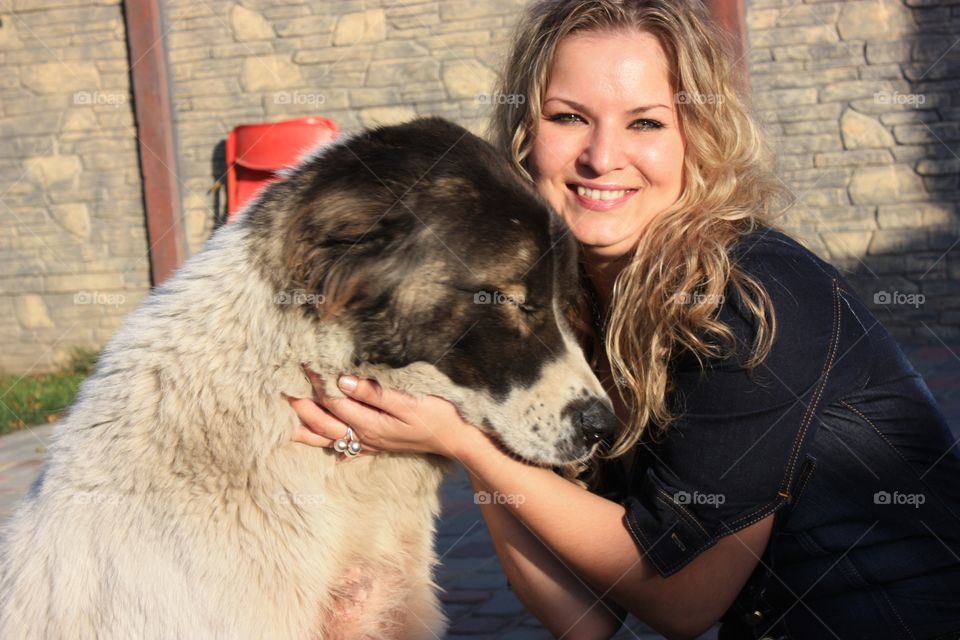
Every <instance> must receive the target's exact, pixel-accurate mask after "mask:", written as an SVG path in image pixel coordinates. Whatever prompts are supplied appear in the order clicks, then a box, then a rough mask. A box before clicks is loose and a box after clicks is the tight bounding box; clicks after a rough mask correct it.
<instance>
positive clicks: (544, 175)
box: [292, 0, 960, 639]
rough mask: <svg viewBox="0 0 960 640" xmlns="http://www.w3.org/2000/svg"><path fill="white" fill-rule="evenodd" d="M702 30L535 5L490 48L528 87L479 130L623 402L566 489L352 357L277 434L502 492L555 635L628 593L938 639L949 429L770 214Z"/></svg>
mask: <svg viewBox="0 0 960 640" xmlns="http://www.w3.org/2000/svg"><path fill="white" fill-rule="evenodd" d="M721 42H722V38H721V37H720V36H719V35H718V34H717V32H715V31H714V29H713V27H712V26H711V25H710V22H709V19H708V18H707V17H706V15H705V13H704V10H703V8H702V6H701V5H700V3H699V2H696V1H694V0H687V1H680V0H634V1H631V0H576V1H575V0H550V1H541V2H537V3H535V4H533V5H531V6H529V7H528V9H527V11H526V12H525V15H524V16H523V18H522V20H521V23H520V26H519V28H518V31H517V36H516V40H515V44H514V47H513V50H512V53H511V54H510V56H509V57H508V59H507V66H506V69H505V73H504V75H503V82H502V86H501V87H500V91H501V93H503V94H506V95H513V96H523V97H524V100H523V101H520V100H511V101H504V102H505V104H502V105H500V106H498V107H497V109H496V112H495V113H494V120H493V131H494V137H495V140H496V142H497V143H498V144H499V146H500V147H501V148H502V149H503V151H504V152H505V153H507V154H509V156H510V158H512V160H513V162H514V164H515V167H516V169H517V171H518V172H520V173H521V174H523V175H525V176H527V177H528V178H529V179H530V180H531V181H532V182H533V184H534V185H535V186H536V188H537V189H538V190H539V192H540V193H541V194H542V195H543V196H544V198H546V199H547V201H549V202H550V204H552V205H553V207H554V208H555V209H556V211H557V212H558V213H559V214H560V215H561V216H563V218H564V219H565V220H566V222H567V223H568V225H569V226H570V229H571V231H572V233H573V234H574V235H575V236H576V238H577V240H578V241H579V242H580V246H581V247H582V257H583V273H584V289H585V291H586V293H587V296H586V297H587V304H585V306H584V317H583V320H584V326H585V327H587V329H586V330H585V331H584V332H583V339H584V345H585V347H586V348H587V349H588V351H589V352H590V353H591V356H592V358H593V361H594V362H595V366H596V370H597V372H598V374H599V375H600V377H601V379H606V380H607V382H608V389H609V391H610V392H611V396H612V397H613V398H614V400H615V406H616V410H617V415H618V417H619V420H620V423H621V429H620V431H619V434H618V436H617V437H616V440H615V441H614V442H612V443H610V447H609V451H608V452H607V455H606V456H604V457H602V458H600V459H598V460H595V461H593V463H592V466H590V467H588V468H584V469H578V470H576V472H577V475H578V478H577V479H578V481H577V482H571V481H570V480H569V479H566V478H564V477H561V475H559V474H557V473H555V472H553V471H551V470H549V469H544V468H540V467H536V466H531V465H527V464H525V463H523V462H521V461H518V460H516V459H514V458H512V457H510V456H508V455H506V454H504V453H503V452H502V451H501V450H500V449H499V448H498V447H497V445H496V444H495V443H494V442H491V441H490V439H489V438H488V437H487V436H485V435H484V434H483V433H481V432H480V431H479V430H478V429H476V428H475V427H473V426H472V425H470V424H468V423H466V422H464V421H463V420H462V418H460V416H459V415H458V413H457V411H456V409H455V408H454V407H453V405H452V404H450V403H448V402H446V401H445V400H442V399H440V398H436V397H426V398H423V399H415V398H412V397H409V396H406V395H404V394H401V393H399V392H397V391H395V390H391V389H386V388H381V387H380V386H379V385H377V383H376V382H375V381H372V380H358V379H357V378H355V377H352V376H345V377H344V378H342V379H341V386H342V390H343V391H344V392H345V393H346V394H347V396H348V397H347V398H344V399H340V400H334V399H331V398H327V397H321V398H320V400H319V402H320V404H319V405H317V404H315V403H314V402H312V401H310V400H294V401H292V404H293V406H294V408H295V410H296V411H297V412H298V414H299V415H300V417H301V419H302V421H303V423H304V425H305V426H304V427H303V428H302V429H301V430H300V432H298V433H297V434H296V435H295V439H297V440H299V441H302V442H305V443H308V444H313V445H316V446H331V443H332V441H334V440H336V439H337V438H340V437H342V436H343V434H344V433H345V431H346V428H347V426H348V425H349V426H350V427H352V428H353V430H354V432H355V433H356V434H357V436H358V437H359V439H360V440H361V441H362V442H363V444H364V446H365V447H366V448H367V450H369V451H385V450H389V451H420V452H430V453H436V454H441V455H445V456H449V457H451V458H454V459H456V460H458V461H460V462H461V463H463V465H464V466H465V467H466V469H467V470H468V471H469V473H470V475H471V479H472V482H473V485H474V487H475V489H476V490H477V491H488V492H491V493H492V492H497V493H499V494H505V495H508V496H509V495H523V496H524V497H525V498H526V499H525V500H523V501H519V500H514V501H512V503H511V504H509V505H502V504H485V505H483V506H482V507H481V510H482V512H483V516H484V518H485V519H486V523H487V525H488V527H489V529H490V533H491V535H492V537H493V540H494V543H495V545H496V549H497V553H498V555H499V558H500V560H501V562H502V564H503V567H504V569H505V572H506V574H507V576H508V578H509V580H510V584H511V587H512V588H513V590H514V591H515V593H516V594H517V595H518V597H519V598H520V599H521V600H522V601H523V602H524V604H525V605H526V606H527V607H528V608H529V609H530V610H531V611H532V612H533V613H534V614H535V615H536V616H537V617H538V618H539V619H540V620H542V621H543V623H544V625H546V627H548V628H549V629H550V630H551V631H552V632H554V633H555V634H556V635H558V636H563V637H564V638H591V639H592V638H604V637H609V636H610V635H612V634H613V633H614V632H615V631H616V630H617V628H618V627H619V626H620V624H621V621H622V618H623V616H624V615H625V613H626V612H629V613H632V614H634V615H636V616H637V617H639V618H640V619H642V620H644V621H645V622H647V623H648V624H650V625H651V626H653V627H654V628H656V629H658V630H659V631H661V632H662V633H664V634H665V635H667V636H670V637H695V636H697V635H699V634H701V633H703V632H704V631H705V630H707V629H708V628H710V627H711V626H712V625H714V624H716V623H717V622H718V621H721V620H722V622H723V627H722V631H721V637H722V638H741V637H742V638H759V637H761V636H768V637H794V638H826V637H843V638H847V637H864V638H881V637H882V638H894V637H897V638H899V637H903V638H934V637H954V638H955V637H956V636H957V633H958V632H960V598H958V597H957V594H958V593H960V560H958V558H960V544H958V542H960V534H958V532H960V520H958V515H960V500H958V494H960V492H958V491H957V488H958V487H960V460H958V458H957V456H956V455H955V452H954V451H951V446H950V442H949V439H948V437H947V434H948V431H947V429H946V424H945V422H944V419H943V417H942V415H941V414H940V413H939V411H938V410H937V408H936V405H935V403H934V401H933V400H932V398H931V396H930V394H929V392H928V390H927V388H926V387H925V385H924V383H923V381H922V380H921V379H920V378H919V376H917V374H916V373H915V372H914V371H913V369H912V368H911V366H910V365H909V363H908V362H907V361H906V360H905V359H904V357H903V355H902V354H901V352H900V350H899V348H898V347H897V346H896V344H895V343H894V342H893V341H892V340H891V338H890V337H889V335H888V334H887V333H886V332H885V331H884V330H883V328H882V327H880V325H878V324H877V321H876V320H875V319H874V318H873V316H872V315H871V314H870V312H869V311H868V310H867V309H866V308H865V306H864V305H863V304H862V303H861V301H860V300H858V299H857V297H856V296H855V295H854V294H853V293H852V292H851V290H850V288H849V287H848V285H847V284H846V283H845V282H844V280H843V278H842V277H840V276H839V275H838V274H837V272H836V271H835V270H834V269H833V268H832V267H830V266H829V265H828V264H826V263H824V262H822V261H821V260H819V259H817V258H816V257H815V256H814V255H813V254H811V253H810V252H808V251H807V250H805V249H804V248H802V247H801V246H800V245H798V244H797V243H796V242H794V241H793V240H792V239H790V238H789V237H787V236H786V235H784V234H782V233H778V232H776V231H774V230H773V229H772V227H771V215H772V213H773V212H774V208H775V197H776V196H777V193H778V189H777V187H776V179H775V178H774V177H773V176H772V174H771V172H770V164H769V158H768V155H767V153H766V151H765V149H766V147H765V146H764V143H763V140H762V138H761V134H760V131H759V129H758V127H757V125H756V124H755V123H754V121H753V120H752V119H751V117H750V115H749V113H748V110H747V108H746V106H745V104H744V101H743V99H742V98H741V96H740V95H738V92H737V90H736V84H737V83H736V82H735V80H736V78H735V77H734V75H735V74H734V71H733V70H732V68H731V65H730V60H729V58H728V57H727V54H726V53H725V51H724V48H723V47H722V46H721ZM614 382H616V384H614ZM436 425H442V427H441V428H435V427H436ZM569 471H570V470H568V472H569ZM566 475H568V476H570V475H572V473H567V474H566ZM584 487H586V488H584ZM948 489H951V490H948Z"/></svg>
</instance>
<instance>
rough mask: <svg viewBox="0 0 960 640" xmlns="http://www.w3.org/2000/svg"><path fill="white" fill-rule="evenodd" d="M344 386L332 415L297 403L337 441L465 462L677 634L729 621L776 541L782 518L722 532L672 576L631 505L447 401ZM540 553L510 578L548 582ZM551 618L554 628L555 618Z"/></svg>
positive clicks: (533, 598) (519, 559) (660, 626)
mask: <svg viewBox="0 0 960 640" xmlns="http://www.w3.org/2000/svg"><path fill="white" fill-rule="evenodd" d="M342 388H343V391H344V392H345V393H347V394H348V396H349V397H348V398H342V399H334V398H330V397H323V398H321V402H322V404H323V406H324V407H325V408H326V409H327V410H328V412H329V413H328V412H325V411H323V410H321V409H320V408H319V407H317V405H315V404H314V403H313V402H311V401H309V400H306V401H294V402H295V404H294V408H295V409H296V410H297V411H298V413H299V415H300V417H301V419H302V420H304V422H305V423H306V424H307V425H308V426H310V427H311V429H312V430H313V431H315V432H317V433H320V434H322V435H323V436H325V437H327V438H331V437H332V438H337V437H340V436H341V435H342V433H343V432H344V431H345V429H346V424H349V425H351V426H352V427H353V428H354V430H355V431H356V432H357V434H358V436H359V437H360V439H361V440H362V441H363V442H364V443H365V445H368V446H369V448H371V449H373V450H388V451H421V452H430V453H439V454H442V455H445V456H448V457H452V458H455V459H457V460H460V461H461V462H462V463H463V464H464V466H465V467H466V468H467V469H468V471H469V472H470V473H471V474H472V475H473V476H475V477H476V478H477V479H478V482H479V484H481V485H482V486H484V487H487V488H488V489H489V490H491V492H492V491H496V492H497V493H498V494H499V495H500V496H502V500H503V501H505V502H507V503H508V504H507V505H505V506H504V507H503V509H509V513H510V515H512V516H513V517H514V518H515V519H516V520H517V522H518V523H519V524H520V525H521V526H522V527H524V528H525V529H526V530H528V531H529V532H530V533H531V535H532V536H533V537H534V538H535V539H537V540H539V541H541V542H542V543H543V545H545V546H546V548H547V549H549V552H552V554H555V556H556V557H557V558H558V559H559V560H558V562H559V563H561V565H562V566H566V567H567V568H569V570H570V571H571V572H572V573H573V574H574V575H575V576H577V577H579V578H580V579H581V580H582V581H583V582H584V583H586V584H588V585H589V586H590V587H591V589H592V590H593V591H594V592H595V593H597V594H598V595H600V596H601V597H603V598H606V599H609V600H612V601H613V602H615V603H617V604H618V605H619V606H621V607H622V608H624V609H626V610H628V611H630V612H631V613H633V614H634V615H636V616H637V617H638V618H640V619H641V620H643V621H645V622H646V623H648V624H650V625H651V626H653V627H654V628H656V629H657V630H658V631H660V632H661V633H664V634H665V635H668V636H670V637H696V636H697V635H699V634H701V633H703V632H704V631H706V630H707V629H708V628H709V627H710V626H711V625H713V624H714V623H715V622H716V621H717V620H719V618H720V617H721V616H722V615H723V613H724V612H725V611H726V610H727V608H729V606H730V604H731V603H732V602H733V600H734V599H735V597H736V596H737V594H738V593H739V592H740V590H741V589H742V588H743V585H744V584H745V583H746V581H747V578H749V576H750V574H751V573H752V571H753V569H754V567H755V566H756V564H757V562H758V560H759V558H760V556H761V555H762V553H763V550H764V549H765V547H766V544H767V541H768V540H769V537H770V530H771V528H772V520H773V517H772V516H768V517H766V518H765V519H763V520H761V521H760V522H758V523H756V524H753V525H751V526H749V527H747V528H745V529H743V530H741V531H739V532H737V533H735V534H731V535H729V536H726V537H724V538H722V539H721V540H720V541H718V542H717V543H716V544H715V545H714V546H713V547H712V548H710V549H709V550H707V551H705V552H703V553H702V554H700V555H699V556H697V558H696V559H695V560H693V561H692V562H691V563H690V564H688V565H687V566H686V567H684V568H683V569H682V570H680V571H678V572H677V573H676V574H674V575H672V576H670V577H669V578H662V577H660V576H659V574H658V573H657V572H656V570H655V569H654V568H653V566H652V565H651V564H650V563H649V562H648V561H647V560H646V559H645V558H644V557H643V556H642V555H641V554H640V551H639V549H638V547H637V545H636V543H635V542H634V540H633V538H632V537H631V535H630V533H629V532H628V531H627V528H626V526H625V525H624V521H623V518H624V512H625V510H624V508H623V507H622V506H621V505H619V504H617V503H614V502H611V501H609V500H606V499H604V498H602V497H600V496H597V495H594V494H592V493H590V492H588V491H585V490H584V489H582V488H580V487H578V486H577V485H575V484H573V483H571V482H569V481H567V480H565V479H563V478H561V477H560V476H558V475H557V474H555V473H553V472H552V471H550V470H549V469H544V468H541V467H537V466H533V465H530V464H526V463H524V462H522V461H519V460H517V459H514V458H513V457H511V456H509V455H507V454H506V453H504V452H503V451H501V450H500V449H499V448H498V447H497V445H496V444H495V443H494V442H493V441H491V440H490V438H489V437H487V436H486V435H485V434H483V433H482V432H480V431H479V430H478V429H476V428H475V427H473V426H472V425H470V424H469V423H467V422H465V421H464V420H463V419H462V418H461V417H460V416H459V414H458V412H457V410H456V407H454V406H453V405H452V404H451V403H449V402H447V401H446V400H443V399H441V398H436V397H432V396H427V397H424V398H414V397H412V396H409V395H406V394H403V393H399V392H396V391H392V390H388V389H383V388H381V387H380V386H379V385H378V384H376V382H372V381H369V380H361V381H360V384H359V386H357V387H356V388H349V387H342ZM297 402H299V404H296V403H297ZM304 403H305V404H304ZM437 425H442V426H441V427H438V426H437ZM295 439H302V440H305V438H299V437H296V436H295ZM495 526H496V527H498V528H499V529H500V535H499V536H498V537H501V538H505V539H504V540H503V541H502V542H500V543H499V544H502V545H510V544H511V542H510V536H511V535H512V534H515V533H516V532H517V531H518V530H517V529H509V528H507V527H506V526H503V522H502V519H500V521H499V522H498V523H497V524H495ZM492 533H494V532H493V531H492ZM534 550H535V549H531V548H530V547H528V546H525V545H523V543H522V542H521V543H515V544H514V546H513V548H512V551H511V553H508V554H506V564H508V565H509V567H510V568H509V569H508V575H509V572H510V571H513V572H516V575H518V576H520V578H519V580H517V585H530V586H531V587H532V585H536V584H537V583H538V582H539V581H540V580H542V579H543V575H544V572H543V571H542V570H541V569H540V568H539V566H538V565H537V564H536V563H535V562H534V561H532V560H531V557H528V556H525V555H524V553H522V552H533V551H534ZM498 552H499V546H498ZM504 557H505V556H504V555H501V559H504ZM534 557H535V556H534ZM533 568H536V569H537V570H536V571H534V570H533ZM538 572H539V573H538ZM550 575H553V574H550ZM538 576H540V577H539V578H538ZM553 584H557V585H559V584H562V583H561V582H560V581H556V582H554V583H553ZM519 588H520V589H523V588H524V587H523V586H520V587H519ZM573 597H575V596H573ZM524 598H525V600H524V603H525V604H527V605H528V606H529V607H530V608H531V610H533V611H535V612H540V613H544V614H549V613H550V612H551V611H552V607H551V606H550V603H549V602H548V598H547V597H544V596H543V595H542V594H539V593H537V592H536V590H535V589H533V588H530V589H529V590H528V591H525V592H524ZM531 603H532V604H531ZM598 606H599V605H598ZM547 624H548V626H550V627H551V629H553V624H554V622H553V620H551V621H549V622H547Z"/></svg>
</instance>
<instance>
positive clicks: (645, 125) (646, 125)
mask: <svg viewBox="0 0 960 640" xmlns="http://www.w3.org/2000/svg"><path fill="white" fill-rule="evenodd" d="M630 127H631V128H633V129H641V130H646V129H663V123H662V122H660V121H659V120H649V119H647V118H643V119H641V120H635V121H634V122H633V124H632V125H630Z"/></svg>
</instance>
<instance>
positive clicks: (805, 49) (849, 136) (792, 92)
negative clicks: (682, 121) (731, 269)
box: [747, 0, 960, 343]
mask: <svg viewBox="0 0 960 640" xmlns="http://www.w3.org/2000/svg"><path fill="white" fill-rule="evenodd" d="M747 25H748V31H749V39H750V45H751V51H750V58H749V60H750V72H751V75H750V77H751V81H752V84H753V87H754V91H755V102H756V106H757V107H758V109H759V110H760V112H761V114H762V116H763V119H764V120H765V121H766V122H767V123H768V126H769V128H770V130H771V132H772V133H773V134H774V136H775V138H776V141H777V146H778V152H779V158H780V167H781V171H780V176H781V178H782V179H783V182H784V184H786V185H787V186H788V187H789V189H790V191H791V193H792V194H793V196H794V204H793V206H792V207H791V208H790V210H789V211H788V213H787V214H786V216H785V218H784V224H785V226H786V227H787V228H788V229H789V230H791V231H792V232H794V233H795V234H796V235H798V236H800V237H801V238H802V239H803V240H805V242H806V243H807V244H808V246H810V247H811V248H813V249H814V250H816V251H817V252H818V253H819V254H821V255H822V256H823V257H825V258H827V259H829V260H830V261H832V262H833V263H834V264H836V265H837V266H841V267H845V268H846V269H848V270H849V272H850V274H851V281H852V283H853V284H854V286H855V287H856V288H857V289H858V290H859V292H860V293H861V295H863V297H864V298H865V299H866V300H867V301H868V303H869V304H871V305H872V307H873V308H874V310H875V311H876V312H877V315H878V318H879V319H880V320H881V322H883V323H884V325H886V326H887V327H888V328H890V329H891V330H892V331H893V332H894V333H897V334H899V335H901V336H910V335H912V336H914V337H916V338H918V339H922V340H927V341H932V342H934V343H937V341H939V340H944V341H948V342H949V341H950V340H954V341H955V340H956V339H957V338H958V337H960V248H958V246H957V245H958V242H960V212H958V209H957V203H958V202H960V182H958V177H960V144H958V142H960V92H958V89H960V47H958V46H956V45H957V38H958V36H960V5H957V3H956V2H955V1H953V0H907V1H906V2H901V1H899V0H847V1H845V2H816V3H814V2H811V3H801V2H797V1H796V0H750V1H749V2H748V9H747Z"/></svg>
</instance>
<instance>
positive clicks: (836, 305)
mask: <svg viewBox="0 0 960 640" xmlns="http://www.w3.org/2000/svg"><path fill="white" fill-rule="evenodd" d="M832 293H833V328H832V335H831V338H830V348H829V351H828V354H827V359H826V361H825V362H824V363H823V370H822V371H821V372H820V384H819V385H818V387H817V389H816V390H815V391H814V397H813V399H812V400H811V402H810V406H808V407H807V411H806V415H804V417H803V422H802V423H801V426H800V432H799V433H798V434H797V438H796V441H795V442H794V445H793V451H791V452H790V458H789V460H788V463H787V470H786V472H785V473H784V477H783V482H782V483H781V486H780V493H781V495H782V496H783V497H784V498H785V499H787V500H790V484H791V482H792V481H793V477H794V473H795V471H796V464H797V459H798V458H799V457H800V450H801V448H802V446H803V441H804V437H805V436H806V433H807V429H809V427H810V423H811V422H813V416H814V414H815V413H816V410H817V407H818V406H819V405H820V398H821V397H822V396H823V390H824V389H825V388H826V386H827V381H828V380H829V378H830V372H831V371H832V370H833V361H834V358H836V356H837V344H838V342H839V337H840V287H839V284H838V283H837V280H836V278H834V279H833V287H832Z"/></svg>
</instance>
